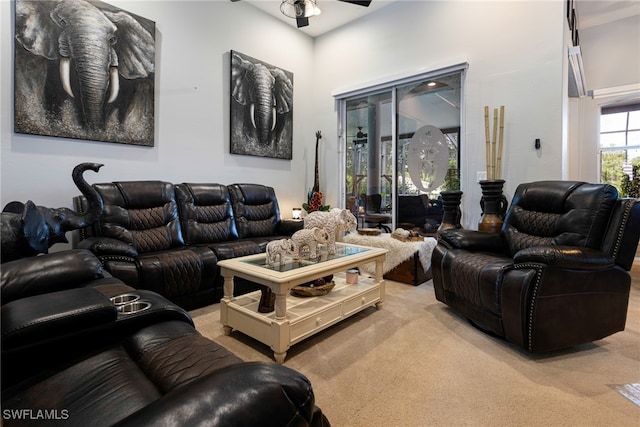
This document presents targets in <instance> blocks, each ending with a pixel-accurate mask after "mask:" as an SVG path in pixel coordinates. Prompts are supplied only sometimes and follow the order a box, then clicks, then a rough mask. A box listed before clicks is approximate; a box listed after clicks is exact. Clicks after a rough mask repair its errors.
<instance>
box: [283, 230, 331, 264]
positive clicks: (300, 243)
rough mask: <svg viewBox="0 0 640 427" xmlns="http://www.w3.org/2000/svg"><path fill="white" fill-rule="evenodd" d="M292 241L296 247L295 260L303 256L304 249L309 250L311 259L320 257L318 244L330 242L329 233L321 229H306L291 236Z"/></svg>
mask: <svg viewBox="0 0 640 427" xmlns="http://www.w3.org/2000/svg"><path fill="white" fill-rule="evenodd" d="M291 241H292V242H293V244H294V245H295V255H294V259H298V258H300V257H301V256H302V248H304V247H305V246H306V247H308V248H309V258H310V259H315V258H317V257H318V243H327V242H328V241H329V233H327V230H325V229H324V228H320V227H313V228H306V229H302V230H298V231H296V232H295V233H293V236H291Z"/></svg>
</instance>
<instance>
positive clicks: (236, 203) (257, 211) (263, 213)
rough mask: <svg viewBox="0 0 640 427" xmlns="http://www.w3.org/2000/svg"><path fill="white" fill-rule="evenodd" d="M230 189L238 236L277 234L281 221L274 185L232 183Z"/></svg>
mask: <svg viewBox="0 0 640 427" xmlns="http://www.w3.org/2000/svg"><path fill="white" fill-rule="evenodd" d="M228 189H229V197H230V199H231V205H232V207H233V216H234V218H235V220H236V228H237V230H238V237H240V238H247V237H260V236H273V235H274V234H276V227H277V225H278V223H279V222H280V208H279V207H278V199H276V193H275V191H274V190H273V188H272V187H268V186H265V185H260V184H231V185H229V186H228Z"/></svg>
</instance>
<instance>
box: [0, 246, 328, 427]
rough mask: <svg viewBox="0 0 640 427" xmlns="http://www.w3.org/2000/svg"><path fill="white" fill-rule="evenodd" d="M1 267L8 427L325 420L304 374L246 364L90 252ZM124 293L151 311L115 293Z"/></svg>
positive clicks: (260, 423)
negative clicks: (134, 306) (123, 302)
mask: <svg viewBox="0 0 640 427" xmlns="http://www.w3.org/2000/svg"><path fill="white" fill-rule="evenodd" d="M1 267H2V272H1V276H2V280H1V285H0V291H1V295H0V296H1V299H2V319H1V320H2V324H1V327H2V350H1V351H2V358H1V368H2V372H1V374H2V425H4V426H7V427H10V426H43V425H47V426H50V425H65V426H67V425H69V426H113V425H117V426H180V427H183V426H195V425H198V426H328V425H329V423H328V421H327V419H326V418H325V417H324V415H323V414H322V412H321V411H320V409H319V408H317V407H316V406H315V400H314V394H313V389H312V387H311V384H310V383H309V381H308V379H307V378H306V377H305V376H303V375H302V374H300V373H298V372H296V371H294V370H292V369H289V368H287V367H285V366H282V365H276V364H273V363H266V362H265V363H261V362H243V361H242V360H240V359H239V358H238V357H237V356H235V355H234V354H232V353H231V352H229V351H228V350H226V349H225V348H223V347H221V346H220V345H218V344H217V343H215V342H213V341H210V340H208V339H206V338H205V337H203V336H202V335H200V334H199V333H198V332H197V331H196V330H195V329H194V327H193V323H192V320H191V318H190V317H189V315H188V314H187V313H186V312H185V311H184V310H183V309H181V308H179V307H178V306H176V305H175V304H173V303H171V302H169V301H168V300H167V299H166V298H164V297H162V296H160V295H158V294H156V293H155V292H152V291H148V290H139V289H138V290H136V289H133V288H131V287H129V286H126V285H125V284H123V283H122V282H121V281H119V280H118V279H115V278H113V277H110V276H109V274H108V273H106V272H104V271H103V269H102V264H101V263H100V261H99V260H98V259H97V258H96V257H95V256H94V255H93V254H92V253H90V252H89V251H86V250H70V251H64V252H56V253H51V254H47V255H43V256H38V257H31V258H24V259H19V260H15V261H10V262H6V263H3V264H2V266H1ZM130 293H135V294H137V295H139V296H140V299H139V300H137V301H136V302H135V303H140V304H143V303H144V304H149V305H148V308H147V309H144V310H142V311H138V312H133V311H131V310H129V308H130V307H132V306H127V305H122V306H116V304H115V303H114V301H112V298H113V297H116V296H122V295H123V294H125V295H126V294H130ZM135 303H134V304H135ZM118 307H124V308H118Z"/></svg>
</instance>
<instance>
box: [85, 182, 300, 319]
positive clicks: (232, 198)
mask: <svg viewBox="0 0 640 427" xmlns="http://www.w3.org/2000/svg"><path fill="white" fill-rule="evenodd" d="M92 187H93V188H95V190H96V191H97V193H98V195H99V197H100V198H101V199H102V201H103V203H104V212H103V214H102V215H101V216H100V218H99V219H98V221H97V222H95V223H94V224H93V226H92V227H89V228H86V229H83V230H82V231H81V233H80V234H81V241H80V242H79V243H78V244H77V247H78V248H85V249H89V250H91V251H92V252H93V253H94V254H96V256H98V258H99V259H100V261H102V263H103V265H104V267H105V269H106V270H107V271H109V273H111V274H112V275H113V276H115V277H117V278H119V279H121V280H122V281H123V282H125V283H126V284H128V285H130V286H131V287H133V288H136V289H148V290H153V291H155V292H157V293H159V294H161V295H163V296H165V297H167V298H168V299H169V300H171V301H173V302H175V303H176V304H178V305H180V306H181V307H183V308H186V309H192V308H196V307H202V306H205V305H209V304H211V303H214V302H219V301H220V299H221V298H222V296H223V285H224V280H223V278H222V276H221V275H220V271H219V268H218V266H217V263H218V260H223V259H229V258H234V257H239V256H244V255H253V254H256V253H261V252H264V251H265V248H266V245H267V243H268V242H270V241H271V240H274V239H282V238H285V237H289V236H291V234H293V233H294V232H295V231H297V230H299V229H300V228H302V222H295V221H283V220H281V218H280V209H279V206H278V200H277V198H276V194H275V191H274V189H273V188H272V187H268V186H264V185H259V184H232V185H228V186H227V185H222V184H214V183H198V184H196V183H182V184H175V185H174V184H172V183H169V182H163V181H127V182H111V183H101V184H93V186H92ZM74 206H75V208H76V210H77V211H79V212H82V211H83V210H85V209H86V208H87V206H86V199H85V197H84V196H78V197H75V198H74ZM238 282H239V281H238ZM255 289H257V286H256V285H255V284H251V283H241V282H240V283H236V286H235V290H236V294H240V293H244V292H247V291H249V290H255Z"/></svg>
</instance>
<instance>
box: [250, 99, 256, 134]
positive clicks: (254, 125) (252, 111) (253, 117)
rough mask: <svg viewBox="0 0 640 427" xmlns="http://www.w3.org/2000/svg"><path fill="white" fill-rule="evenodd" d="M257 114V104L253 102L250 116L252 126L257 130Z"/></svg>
mask: <svg viewBox="0 0 640 427" xmlns="http://www.w3.org/2000/svg"><path fill="white" fill-rule="evenodd" d="M255 114H256V104H254V103H253V102H252V103H251V107H250V109H249V115H250V116H251V124H252V125H253V128H254V129H255V127H256V118H255Z"/></svg>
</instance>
